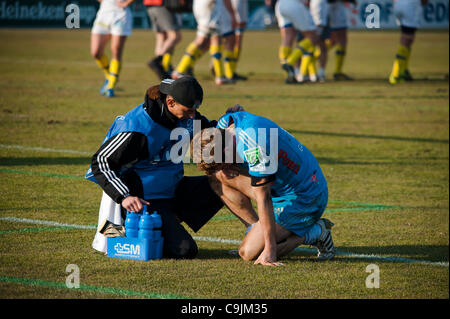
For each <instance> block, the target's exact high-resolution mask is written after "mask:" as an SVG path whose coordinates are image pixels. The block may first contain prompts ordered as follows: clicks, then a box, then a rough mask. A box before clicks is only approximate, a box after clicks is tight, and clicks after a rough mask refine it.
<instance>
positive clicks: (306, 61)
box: [300, 52, 316, 75]
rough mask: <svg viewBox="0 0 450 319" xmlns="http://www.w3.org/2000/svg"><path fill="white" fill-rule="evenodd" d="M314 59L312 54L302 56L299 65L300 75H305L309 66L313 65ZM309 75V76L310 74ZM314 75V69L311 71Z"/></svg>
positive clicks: (307, 53)
mask: <svg viewBox="0 0 450 319" xmlns="http://www.w3.org/2000/svg"><path fill="white" fill-rule="evenodd" d="M313 59H314V57H313V55H312V52H306V53H304V54H303V56H302V63H301V64H300V73H301V74H302V75H307V74H308V71H309V70H310V66H311V65H312V64H313V63H312V61H313ZM310 75H311V74H310ZM312 75H316V71H315V69H314V70H313V74H312Z"/></svg>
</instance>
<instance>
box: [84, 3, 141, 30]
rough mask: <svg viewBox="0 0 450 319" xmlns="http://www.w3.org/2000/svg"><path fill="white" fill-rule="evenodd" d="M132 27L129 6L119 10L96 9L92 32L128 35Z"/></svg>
mask: <svg viewBox="0 0 450 319" xmlns="http://www.w3.org/2000/svg"><path fill="white" fill-rule="evenodd" d="M132 29H133V15H132V14H131V10H130V8H126V9H125V10H124V9H119V10H107V9H106V10H102V9H101V8H100V10H98V12H97V17H96V18H95V21H94V25H93V26H92V31H91V32H92V33H95V34H112V35H119V36H129V35H130V34H131V30H132Z"/></svg>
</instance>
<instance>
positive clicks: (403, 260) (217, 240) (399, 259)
mask: <svg viewBox="0 0 450 319" xmlns="http://www.w3.org/2000/svg"><path fill="white" fill-rule="evenodd" d="M0 220H4V221H9V222H15V223H28V224H38V225H48V226H60V227H70V228H75V229H92V230H95V229H97V226H94V225H77V224H65V223H59V222H54V221H47V220H39V219H29V218H17V217H0ZM193 238H194V239H195V240H198V241H206V242H213V243H221V244H231V245H239V244H240V243H241V241H240V240H234V239H223V238H216V237H203V236H193ZM295 251H298V252H306V253H313V254H314V253H316V250H315V249H312V248H306V247H297V248H296V249H295ZM337 255H338V256H346V257H350V258H356V259H369V260H379V261H388V262H398V263H414V264H422V265H429V266H440V267H448V266H449V263H448V262H446V261H427V260H420V259H411V258H403V257H389V256H377V255H367V254H356V253H351V252H346V251H339V250H338V251H337Z"/></svg>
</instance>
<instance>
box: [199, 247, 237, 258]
mask: <svg viewBox="0 0 450 319" xmlns="http://www.w3.org/2000/svg"><path fill="white" fill-rule="evenodd" d="M233 249H236V248H230V249H206V248H199V249H198V255H197V257H196V259H241V257H239V255H232V254H230V250H233Z"/></svg>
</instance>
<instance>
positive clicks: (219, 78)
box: [172, 0, 234, 85]
mask: <svg viewBox="0 0 450 319" xmlns="http://www.w3.org/2000/svg"><path fill="white" fill-rule="evenodd" d="M223 1H228V2H229V1H230V0H194V2H193V5H192V9H193V12H194V17H195V20H196V21H197V35H196V37H195V39H194V41H192V42H191V43H190V44H189V45H188V47H187V48H186V50H185V53H184V55H183V57H182V58H181V60H180V62H179V63H178V65H177V67H176V69H175V71H174V72H173V73H172V78H173V79H177V78H180V77H183V76H184V75H186V73H187V72H188V71H189V69H192V68H193V67H194V65H195V62H196V61H197V60H198V59H199V58H200V57H201V56H202V55H203V53H204V52H205V51H206V49H207V48H208V46H209V53H210V56H211V59H212V62H213V68H214V74H215V83H216V84H217V85H222V84H230V83H234V80H233V79H229V78H226V77H225V75H224V67H223V64H222V52H221V49H220V41H221V40H220V36H221V35H226V34H230V35H231V34H232V33H233V32H232V31H233V29H232V24H231V23H229V22H228V23H226V21H225V20H224V19H226V15H224V14H223V13H224V10H227V9H226V7H225V6H224V3H223Z"/></svg>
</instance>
